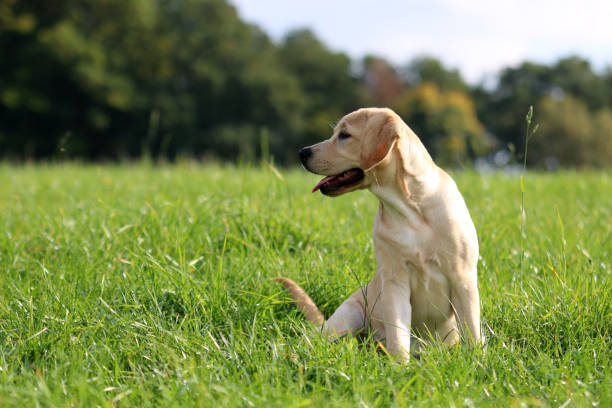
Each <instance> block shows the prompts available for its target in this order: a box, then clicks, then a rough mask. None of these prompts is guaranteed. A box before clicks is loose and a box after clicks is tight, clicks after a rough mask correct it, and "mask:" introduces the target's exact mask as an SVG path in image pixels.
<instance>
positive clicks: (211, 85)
mask: <svg viewBox="0 0 612 408" xmlns="http://www.w3.org/2000/svg"><path fill="white" fill-rule="evenodd" d="M507 3H511V4H504V5H502V4H498V2H484V1H481V0H478V1H458V0H446V1H444V0H439V1H438V0H435V1H427V2H408V1H362V0H355V1H334V2H329V1H319V0H313V1H295V2H293V1H292V2H279V1H269V0H259V1H258V0H236V1H225V0H29V1H25V0H0V157H1V158H3V159H8V160H16V161H21V160H71V159H78V160H96V161H98V160H103V161H105V160H130V159H140V158H142V157H148V158H151V159H153V160H175V159H176V158H181V157H187V158H195V159H202V160H229V161H243V162H252V161H256V160H259V159H261V158H263V159H265V160H270V159H271V158H273V160H274V161H275V162H276V163H278V164H282V165H291V164H294V163H296V162H297V160H296V159H297V154H296V152H297V150H298V149H299V148H300V147H301V146H305V145H309V144H312V143H314V142H317V141H320V140H322V139H324V138H327V137H328V136H329V135H330V133H331V128H330V126H333V125H334V123H335V122H336V121H338V119H340V118H341V117H342V116H343V115H344V114H345V113H348V112H350V111H351V110H354V109H356V108H358V107H362V106H388V107H391V108H393V109H394V110H395V111H396V112H397V113H399V114H400V115H401V116H402V118H403V119H404V120H405V121H406V122H407V123H408V124H409V125H410V126H411V127H412V128H413V130H415V131H416V133H417V134H418V135H419V136H420V137H421V139H422V140H423V142H424V143H425V145H426V146H427V148H428V149H429V151H430V152H431V153H432V155H433V156H434V157H435V158H436V160H438V161H439V162H440V163H443V164H445V165H449V166H457V167H462V166H471V165H474V164H477V165H482V166H504V165H511V164H512V163H515V162H518V161H521V160H522V158H521V154H522V152H523V151H524V137H525V136H524V134H525V114H526V113H527V110H528V108H529V106H530V105H533V106H534V110H535V118H534V122H537V123H539V125H540V127H539V130H538V132H537V133H536V135H535V136H534V137H533V138H532V139H531V140H530V142H529V152H528V164H529V165H530V166H533V167H538V168H547V169H555V168H558V167H560V166H561V167H580V166H587V167H604V166H610V165H611V164H612V67H611V66H610V65H609V64H610V63H611V62H612V28H611V26H610V24H609V17H610V16H611V15H612V3H610V2H605V1H599V2H598V1H585V2H580V4H578V3H577V2H575V3H574V4H571V3H569V2H559V1H556V2H552V1H547V0H546V1H541V2H527V1H523V0H520V1H516V2H507ZM531 3H537V4H531Z"/></svg>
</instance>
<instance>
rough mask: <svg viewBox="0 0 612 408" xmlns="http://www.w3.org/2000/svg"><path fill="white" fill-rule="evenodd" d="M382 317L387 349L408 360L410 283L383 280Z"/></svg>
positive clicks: (410, 316)
mask: <svg viewBox="0 0 612 408" xmlns="http://www.w3.org/2000/svg"><path fill="white" fill-rule="evenodd" d="M381 295H382V296H381V306H382V317H383V324H384V328H385V345H386V348H387V351H388V352H389V353H390V354H391V355H393V356H397V357H399V358H401V359H402V360H404V361H408V359H409V358H410V325H411V322H412V306H411V305H410V285H409V283H407V282H398V281H397V280H395V279H391V280H387V281H384V282H383V287H382V293H381Z"/></svg>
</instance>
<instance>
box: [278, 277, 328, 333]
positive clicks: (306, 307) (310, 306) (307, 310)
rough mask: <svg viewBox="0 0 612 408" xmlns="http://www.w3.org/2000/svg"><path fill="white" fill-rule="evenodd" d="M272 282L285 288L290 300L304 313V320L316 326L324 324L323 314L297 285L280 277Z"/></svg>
mask: <svg viewBox="0 0 612 408" xmlns="http://www.w3.org/2000/svg"><path fill="white" fill-rule="evenodd" d="M272 280H273V281H275V282H279V283H282V284H283V286H284V287H285V288H287V291H288V292H289V296H291V299H293V301H294V302H295V305H296V306H297V308H298V310H299V311H300V312H302V313H304V316H306V320H308V321H309V322H312V323H314V324H316V325H317V326H322V325H323V323H325V318H324V317H323V313H321V311H320V310H319V308H318V307H317V305H316V304H315V302H314V301H313V300H312V299H311V298H310V296H308V293H306V292H305V291H304V289H302V288H301V287H300V286H299V285H298V284H297V283H295V282H294V281H292V280H291V279H289V278H282V277H278V278H272Z"/></svg>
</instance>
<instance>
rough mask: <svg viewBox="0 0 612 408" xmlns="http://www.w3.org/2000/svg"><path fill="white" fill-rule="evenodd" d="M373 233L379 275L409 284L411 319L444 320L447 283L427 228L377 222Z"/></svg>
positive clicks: (447, 291)
mask: <svg viewBox="0 0 612 408" xmlns="http://www.w3.org/2000/svg"><path fill="white" fill-rule="evenodd" d="M377 221H378V220H377ZM373 232H374V248H375V251H376V259H377V263H378V268H377V271H378V273H379V277H380V279H381V280H382V281H394V282H403V283H405V284H407V285H409V287H410V293H411V296H410V303H411V305H412V313H413V316H412V318H413V322H414V323H417V324H418V323H427V322H431V321H437V320H445V319H446V318H447V315H448V313H449V312H450V310H449V302H448V299H449V287H450V286H449V282H448V279H447V276H446V274H444V273H443V270H442V266H441V262H440V261H441V260H440V256H439V254H438V253H437V248H439V243H437V242H435V240H434V239H433V234H432V232H431V230H430V229H429V227H428V226H426V225H419V226H417V228H416V229H415V228H411V227H410V226H406V225H401V224H396V225H389V223H384V224H383V223H377V224H375V227H374V231H373Z"/></svg>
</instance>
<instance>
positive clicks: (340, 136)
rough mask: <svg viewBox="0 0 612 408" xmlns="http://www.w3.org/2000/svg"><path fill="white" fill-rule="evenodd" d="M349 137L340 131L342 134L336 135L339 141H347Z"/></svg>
mask: <svg viewBox="0 0 612 408" xmlns="http://www.w3.org/2000/svg"><path fill="white" fill-rule="evenodd" d="M349 137H351V135H349V134H348V133H346V132H345V131H342V132H340V133H338V139H340V140H342V139H348V138H349Z"/></svg>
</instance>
